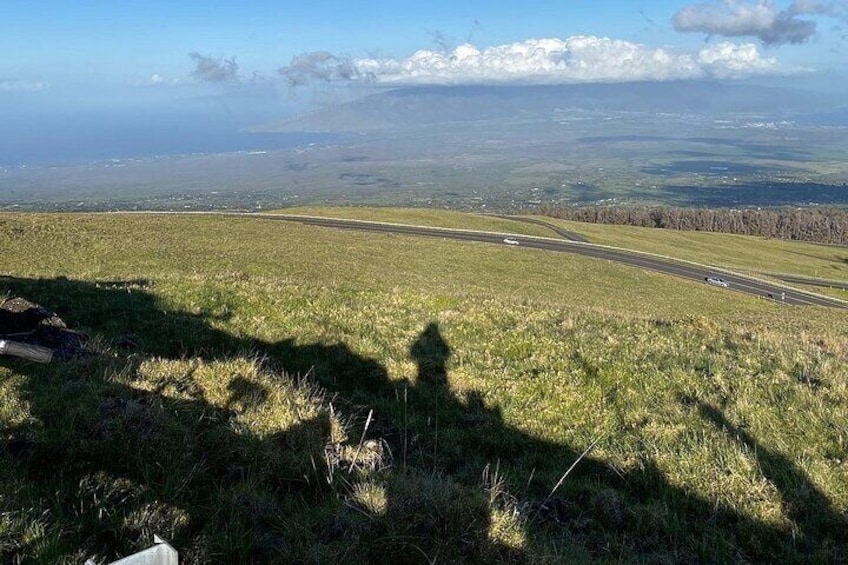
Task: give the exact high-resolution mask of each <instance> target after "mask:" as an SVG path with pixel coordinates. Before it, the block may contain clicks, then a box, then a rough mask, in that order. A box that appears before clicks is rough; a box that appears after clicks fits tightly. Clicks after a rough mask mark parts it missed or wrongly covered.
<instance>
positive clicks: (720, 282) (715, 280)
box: [704, 277, 730, 288]
mask: <svg viewBox="0 0 848 565" xmlns="http://www.w3.org/2000/svg"><path fill="white" fill-rule="evenodd" d="M704 280H705V281H707V284H711V285H713V286H720V287H722V288H727V287H729V286H730V283H729V282H727V281H726V280H724V279H722V278H719V277H706V278H705V279H704Z"/></svg>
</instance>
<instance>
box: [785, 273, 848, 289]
mask: <svg viewBox="0 0 848 565" xmlns="http://www.w3.org/2000/svg"><path fill="white" fill-rule="evenodd" d="M771 276H772V277H774V278H776V279H779V280H782V281H783V282H788V283H790V284H808V285H810V286H818V287H822V288H837V289H839V290H848V282H840V281H829V280H826V279H814V278H808V277H795V276H792V275H771Z"/></svg>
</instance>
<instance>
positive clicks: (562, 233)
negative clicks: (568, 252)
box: [495, 214, 589, 243]
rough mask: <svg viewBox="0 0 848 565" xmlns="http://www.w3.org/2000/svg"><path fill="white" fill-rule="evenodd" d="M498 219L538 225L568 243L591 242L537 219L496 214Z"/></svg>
mask: <svg viewBox="0 0 848 565" xmlns="http://www.w3.org/2000/svg"><path fill="white" fill-rule="evenodd" d="M495 217H496V218H503V219H505V220H513V221H515V222H524V223H525V224H536V225H537V226H543V227H546V228H548V229H549V230H551V231H552V232H554V233H555V234H557V235H558V236H560V237H561V238H563V239H567V240H568V241H580V242H583V243H589V240H588V239H586V238H585V237H583V236H582V235H579V234H576V233H574V232H570V231H568V230H564V229H562V228H561V227H559V226H557V225H555V224H552V223H550V222H546V221H544V220H537V219H535V218H522V217H520V216H504V215H501V214H496V215H495Z"/></svg>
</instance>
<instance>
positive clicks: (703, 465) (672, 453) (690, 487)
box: [0, 215, 848, 563]
mask: <svg viewBox="0 0 848 565" xmlns="http://www.w3.org/2000/svg"><path fill="white" fill-rule="evenodd" d="M0 224H2V228H3V229H2V230H0V244H2V247H3V249H4V254H3V257H2V258H0V272H2V273H3V274H4V275H5V276H4V277H3V278H0V293H5V294H10V295H22V296H26V297H28V298H30V299H31V300H34V301H37V302H39V303H41V304H43V305H45V306H47V307H49V308H52V309H54V310H56V311H58V312H59V314H60V315H61V316H62V317H63V319H65V320H66V321H67V322H68V323H69V324H70V325H71V326H72V327H74V328H77V329H81V330H84V331H86V332H88V333H89V334H90V335H92V336H93V337H95V338H96V339H95V343H94V346H93V347H94V349H95V350H97V351H98V355H95V356H91V357H86V358H82V359H78V360H75V361H72V362H68V363H64V364H58V363H57V364H53V365H48V366H34V365H29V364H26V363H24V362H19V361H17V360H14V359H0V389H2V391H0V429H2V432H0V560H2V561H5V562H12V563H15V562H30V561H34V562H45V563H48V562H49V563H56V562H60V563H61V562H66V563H71V562H75V563H78V562H80V561H83V560H84V559H85V558H88V557H92V556H94V557H96V558H98V559H99V561H100V562H102V561H105V560H108V559H114V558H116V557H118V556H121V555H126V554H127V553H129V552H131V551H134V550H137V549H140V548H142V547H145V546H147V545H149V544H150V539H151V536H152V534H153V533H157V534H159V535H161V536H163V537H165V538H166V539H168V540H169V541H170V542H171V543H172V544H173V545H174V546H175V547H177V548H178V549H179V550H180V552H181V556H182V558H183V559H184V560H185V561H186V562H189V563H210V562H212V563H215V562H220V563H255V562H268V563H272V562H279V561H290V562H340V561H347V562H352V563H373V562H378V563H379V562H384V563H397V562H404V563H433V562H437V563H454V562H477V563H492V562H532V563H561V562H578V561H609V562H622V561H623V562H656V561H660V562H679V561H688V562H692V561H740V560H741V561H781V562H791V561H798V562H800V561H804V562H833V561H838V560H839V559H841V558H842V556H843V555H844V554H845V550H846V549H848V547H846V542H845V537H844V531H845V530H844V528H845V525H846V524H845V513H846V511H848V481H846V467H845V466H846V464H848V444H846V439H845V437H846V435H845V431H846V430H848V409H846V408H845V407H846V406H848V403H847V402H846V400H848V386H846V383H848V373H846V367H848V340H847V339H846V337H845V332H844V328H845V325H844V320H843V318H842V314H841V313H839V312H831V311H828V310H824V309H806V308H780V307H776V306H774V305H772V304H769V303H767V302H765V301H760V300H756V299H751V298H747V297H744V296H741V295H735V294H732V293H720V292H719V291H717V290H716V289H711V288H709V287H705V286H704V285H697V284H691V283H687V282H685V281H678V280H676V279H673V278H668V277H662V276H660V275H650V274H647V273H642V272H640V271H638V270H634V269H625V268H623V267H618V266H615V265H612V264H608V263H605V262H593V261H590V260H588V259H582V258H577V257H570V256H564V255H563V256H560V255H553V254H545V253H537V252H535V251H530V250H514V249H509V248H506V247H503V248H502V247H500V246H485V245H479V244H468V243H456V242H448V241H440V240H429V239H416V238H405V237H393V236H375V235H373V234H357V233H350V232H336V231H333V230H327V229H320V228H312V227H307V226H300V225H296V224H286V223H283V222H272V221H263V220H251V219H234V218H208V217H174V216H168V217H166V216H153V217H142V216H83V215H67V216H66V215H4V216H0ZM516 251H519V252H516ZM631 271H632V272H631ZM577 282H580V283H588V284H577ZM656 293H661V296H660V297H653V294H656ZM619 294H621V295H622V296H619ZM634 296H638V297H639V300H635V299H634V298H633V297H634ZM717 296H721V297H722V300H716V299H715V298H716V297H717ZM592 444H595V446H594V448H593V449H592V450H591V452H589V453H588V455H587V456H586V457H585V458H584V459H582V460H580V461H579V463H577V465H576V466H575V467H574V470H573V471H572V472H571V473H570V474H569V475H568V476H567V478H566V479H565V480H564V481H563V483H562V485H561V486H560V487H559V488H558V489H556V490H555V492H553V493H552V490H553V489H554V486H555V485H556V484H557V482H558V481H559V479H560V478H561V477H562V476H563V473H565V471H566V470H567V469H569V467H571V466H572V465H573V464H574V463H575V461H577V460H578V458H579V457H580V455H581V454H582V453H583V452H584V450H586V448H587V447H589V446H591V445H592Z"/></svg>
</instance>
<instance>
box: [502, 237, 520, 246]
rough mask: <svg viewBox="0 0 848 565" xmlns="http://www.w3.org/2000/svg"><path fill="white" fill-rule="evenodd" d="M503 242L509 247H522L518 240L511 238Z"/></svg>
mask: <svg viewBox="0 0 848 565" xmlns="http://www.w3.org/2000/svg"><path fill="white" fill-rule="evenodd" d="M503 242H504V243H506V244H507V245H520V244H519V243H518V240H517V239H513V238H511V237H508V238H506V239H504V240H503Z"/></svg>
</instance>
